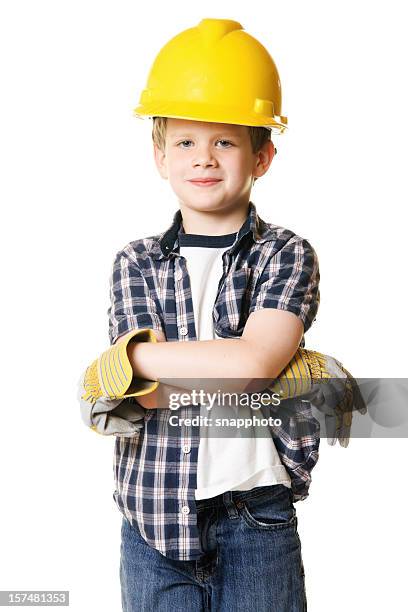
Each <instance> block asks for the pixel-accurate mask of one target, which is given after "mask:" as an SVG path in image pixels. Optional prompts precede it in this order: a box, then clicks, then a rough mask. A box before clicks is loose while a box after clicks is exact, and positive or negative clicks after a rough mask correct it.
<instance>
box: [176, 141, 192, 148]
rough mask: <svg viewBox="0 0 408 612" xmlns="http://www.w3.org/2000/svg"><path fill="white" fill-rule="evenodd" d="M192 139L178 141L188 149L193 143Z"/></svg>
mask: <svg viewBox="0 0 408 612" xmlns="http://www.w3.org/2000/svg"><path fill="white" fill-rule="evenodd" d="M192 142H193V141H192V140H182V141H181V142H179V143H178V146H179V145H182V147H183V149H188V148H189V145H190V144H192Z"/></svg>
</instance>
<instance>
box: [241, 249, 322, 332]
mask: <svg viewBox="0 0 408 612" xmlns="http://www.w3.org/2000/svg"><path fill="white" fill-rule="evenodd" d="M319 282H320V273H319V262H318V258H317V255H316V252H315V251H314V249H313V247H312V246H311V245H310V243H309V242H308V241H307V240H305V239H302V238H299V237H296V239H293V240H292V239H291V240H289V241H288V242H287V243H286V244H285V246H284V247H283V248H282V249H281V250H280V251H278V252H277V253H275V254H274V255H273V256H272V257H271V259H270V261H269V262H268V263H267V265H266V266H265V269H264V270H263V272H262V273H261V276H260V278H259V279H258V282H257V286H256V288H255V292H254V297H253V298H252V300H251V304H250V307H249V314H250V313H251V312H254V311H256V310H261V309H262V308H278V309H279V310H288V311H290V312H293V313H294V314H295V315H297V316H298V317H300V319H301V320H302V321H303V325H304V332H306V331H307V330H308V329H309V327H310V326H311V325H312V323H313V321H315V317H316V314H317V311H318V308H319V303H320V291H319Z"/></svg>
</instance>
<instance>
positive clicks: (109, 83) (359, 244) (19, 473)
mask: <svg viewBox="0 0 408 612" xmlns="http://www.w3.org/2000/svg"><path fill="white" fill-rule="evenodd" d="M221 6H222V9H221V8H220V7H221ZM403 6H404V5H403V3H402V2H401V3H400V2H397V1H391V2H390V1H388V2H387V3H386V2H384V1H383V2H373V1H370V2H361V1H360V2H350V1H345V0H342V1H341V2H340V1H337V2H330V3H327V2H322V1H316V0H311V1H309V2H307V3H305V2H301V1H299V2H298V1H296V2H294V1H292V2H286V3H284V2H274V1H273V0H269V1H268V2H263V3H262V2H258V3H256V4H254V3H252V2H243V1H241V0H235V1H234V2H230V3H229V2H223V3H222V4H220V2H219V1H217V2H215V1H213V0H209V1H207V2H206V3H205V5H203V4H202V3H197V2H188V3H187V2H178V3H173V4H171V3H149V4H148V5H147V4H146V3H137V2H128V1H121V2H106V1H101V0H98V2H96V1H94V2H92V1H90V0H81V1H80V2H79V1H77V0H71V1H70V2H68V1H66V2H62V1H55V0H54V1H49V2H45V1H44V0H36V2H22V1H18V0H14V1H13V2H11V1H9V2H3V3H2V8H1V14H0V24H1V25H0V55H1V58H2V62H1V64H2V65H1V76H0V78H1V91H2V93H1V98H0V100H1V107H2V108H1V113H0V124H1V125H0V128H1V143H0V146H1V160H0V161H1V174H2V180H1V191H2V194H1V201H2V218H3V223H2V240H1V251H2V265H3V268H2V298H1V307H2V315H1V322H2V347H3V351H2V361H3V363H2V372H3V377H2V378H3V380H2V390H1V397H2V411H1V415H2V416H1V450H0V452H1V457H0V465H1V489H0V490H1V498H2V501H1V507H0V508H1V522H0V551H1V552H0V555H1V557H0V562H1V567H0V588H1V589H7V590H9V589H54V590H57V589H69V590H70V594H71V609H72V610H75V611H78V612H82V611H87V610H99V611H101V612H104V611H109V612H116V611H120V609H121V605H120V584H119V546H120V524H121V515H120V513H119V511H118V510H117V508H116V506H115V504H114V501H113V498H112V492H113V472H112V454H113V442H114V441H113V439H109V438H106V439H104V438H102V437H101V436H98V435H96V434H94V433H93V432H91V431H89V430H87V429H86V427H85V426H84V425H83V424H82V422H81V420H80V416H79V409H78V405H77V402H76V383H77V380H78V378H79V375H80V373H81V372H82V370H83V369H84V368H85V367H86V365H88V363H89V362H90V361H91V360H92V359H93V358H94V357H96V356H97V354H99V353H100V352H101V351H102V350H104V349H105V348H107V346H108V317H107V309H108V307H109V294H108V281H109V275H110V269H111V264H112V262H113V258H114V256H115V254H116V252H117V251H118V250H119V249H121V248H122V247H123V246H124V245H125V244H126V243H127V242H128V241H130V240H134V239H136V238H141V237H144V236H149V235H152V234H154V233H158V232H160V231H163V230H164V229H166V228H167V227H168V226H169V225H170V222H171V220H172V218H173V214H174V212H175V210H176V209H177V202H176V200H175V196H174V195H173V194H172V193H171V191H170V189H169V186H168V184H167V183H166V182H165V181H163V180H162V179H160V177H159V175H158V174H157V171H156V169H155V167H154V163H153V157H152V146H151V136H150V130H151V124H150V122H149V121H142V120H138V119H135V118H134V117H133V116H132V108H134V106H136V104H137V102H138V97H139V94H140V91H141V89H143V87H144V84H145V80H146V77H147V72H148V69H149V67H150V65H151V63H152V61H153V59H154V57H155V55H156V54H157V52H158V51H159V49H160V48H161V46H162V45H164V44H165V42H167V40H169V39H170V38H171V37H172V36H174V35H175V34H177V33H178V32H180V31H181V30H183V29H186V28H188V27H191V26H194V25H197V23H198V22H199V21H200V20H201V19H202V18H204V17H221V18H229V19H234V20H237V21H239V22H240V23H242V25H243V27H244V28H245V29H246V30H247V31H248V32H249V33H250V34H252V35H253V36H255V37H256V38H258V39H259V40H260V41H262V43H263V44H264V45H265V46H266V47H267V48H268V50H269V51H270V53H271V55H272V57H273V58H274V60H275V62H276V64H277V66H278V69H279V72H280V77H281V82H282V91H283V107H282V114H284V115H287V116H288V120H289V128H290V129H289V131H288V132H287V133H286V134H285V135H284V136H281V137H277V138H276V139H275V144H276V146H277V148H278V155H277V157H276V158H275V160H274V161H273V164H272V166H271V169H270V171H269V173H268V174H267V175H266V176H265V177H264V178H262V179H261V180H260V181H258V182H257V185H256V186H255V188H254V191H253V193H252V200H253V201H254V202H255V204H256V206H257V210H258V213H259V214H260V216H261V217H262V218H263V219H265V220H266V221H270V222H272V223H277V224H280V225H284V226H286V227H289V228H290V229H292V230H293V231H295V232H296V233H298V234H300V235H302V236H304V237H305V238H308V239H309V240H310V242H311V243H312V244H313V246H314V247H315V249H316V251H317V253H318V255H319V261H320V272H321V286H320V289H321V305H320V310H319V313H318V316H317V320H316V322H315V323H314V326H313V327H312V329H311V330H310V331H309V332H308V334H307V336H306V346H307V347H308V348H313V349H315V350H320V351H322V352H326V353H329V354H331V355H333V356H335V357H337V358H338V359H339V360H341V361H342V362H343V363H344V365H345V366H346V367H347V368H348V369H349V370H350V371H351V372H352V373H353V374H354V376H356V377H376V376H382V377H387V376H400V377H404V376H406V339H407V334H406V301H407V290H406V270H405V268H406V262H407V259H406V242H405V238H406V227H405V223H404V221H405V219H404V213H405V207H406V204H407V189H406V164H407V156H406V150H407V144H406V143H407V106H408V99H407V91H406V57H407V51H408V49H407V45H406V42H405V41H406V21H405V18H404V15H403ZM405 446H406V440H404V439H400V440H395V441H393V440H381V439H372V440H359V439H355V440H352V441H351V443H350V446H349V448H348V449H343V448H340V447H339V446H336V447H334V448H332V447H329V446H328V445H327V443H326V441H325V440H322V443H321V454H320V460H319V463H318V465H317V467H316V468H315V470H314V472H313V483H312V486H311V489H310V497H309V498H308V499H307V500H306V501H304V502H300V503H299V504H297V505H296V509H297V513H298V517H299V532H300V535H301V540H302V549H303V556H304V564H305V570H306V586H307V595H308V602H309V609H310V610H311V612H327V611H328V610H330V612H337V611H343V610H344V609H345V608H346V606H347V609H348V610H350V611H351V612H354V611H359V610H362V609H364V610H370V611H371V612H375V611H383V610H384V609H389V610H393V612H398V611H400V610H404V609H406V601H405V598H406V574H405V572H406V548H407V531H406V527H405V520H404V515H405V508H406V504H407V493H406V487H405V484H404V482H405V480H406V474H405V465H406V454H405V453H404V447H405ZM47 609H48V608H47Z"/></svg>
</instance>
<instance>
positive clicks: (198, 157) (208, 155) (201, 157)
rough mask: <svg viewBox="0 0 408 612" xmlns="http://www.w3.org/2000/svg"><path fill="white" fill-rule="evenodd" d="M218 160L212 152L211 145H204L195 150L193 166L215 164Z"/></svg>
mask: <svg viewBox="0 0 408 612" xmlns="http://www.w3.org/2000/svg"><path fill="white" fill-rule="evenodd" d="M216 164H217V160H216V159H215V157H214V155H213V154H212V152H211V149H210V147H208V148H206V147H203V148H201V149H200V150H197V151H196V152H195V155H194V156H193V166H215V165H216Z"/></svg>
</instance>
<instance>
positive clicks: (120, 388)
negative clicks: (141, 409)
mask: <svg viewBox="0 0 408 612" xmlns="http://www.w3.org/2000/svg"><path fill="white" fill-rule="evenodd" d="M130 342H157V339H156V336H155V335H154V332H153V330H152V329H137V330H135V331H133V332H131V333H129V334H127V335H126V336H125V337H124V339H123V340H119V341H118V342H117V343H116V344H114V345H112V346H111V347H110V348H109V349H107V350H106V351H104V352H103V353H102V354H101V355H100V357H98V359H95V361H93V362H92V363H91V365H90V366H89V367H88V368H87V369H86V372H85V375H84V379H83V383H82V384H83V388H84V393H83V394H82V396H81V399H82V400H84V401H85V402H88V403H89V404H90V405H93V404H94V403H95V402H96V401H97V400H98V399H99V398H100V397H105V398H110V399H125V398H127V397H138V396H141V395H147V394H148V393H151V392H152V391H155V389H157V387H158V386H159V382H158V381H154V380H146V379H143V378H137V377H135V376H133V369H132V366H131V364H130V361H129V357H128V354H127V347H128V345H129V343H130Z"/></svg>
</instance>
